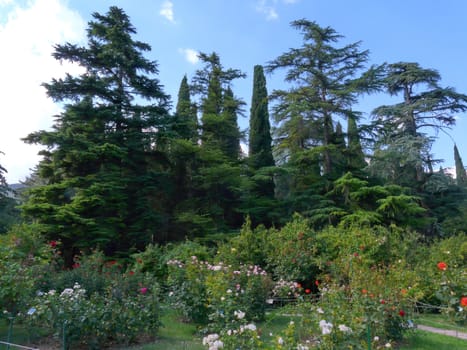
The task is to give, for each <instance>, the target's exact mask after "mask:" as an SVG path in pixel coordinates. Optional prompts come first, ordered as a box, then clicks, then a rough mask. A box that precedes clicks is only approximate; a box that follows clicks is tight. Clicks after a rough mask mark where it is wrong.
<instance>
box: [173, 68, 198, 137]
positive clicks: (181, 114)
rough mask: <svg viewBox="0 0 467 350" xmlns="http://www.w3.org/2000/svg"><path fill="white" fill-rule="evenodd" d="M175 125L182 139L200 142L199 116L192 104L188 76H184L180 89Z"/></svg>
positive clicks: (175, 129)
mask: <svg viewBox="0 0 467 350" xmlns="http://www.w3.org/2000/svg"><path fill="white" fill-rule="evenodd" d="M174 124H175V125H174V128H173V129H174V131H175V132H177V133H178V136H179V137H180V138H182V139H187V140H192V141H193V142H195V143H196V142H198V116H197V112H196V106H195V104H194V103H192V102H191V98H190V86H189V85H188V78H187V77H186V75H184V76H183V79H182V81H181V83H180V88H179V89H178V100H177V106H176V108H175V122H174Z"/></svg>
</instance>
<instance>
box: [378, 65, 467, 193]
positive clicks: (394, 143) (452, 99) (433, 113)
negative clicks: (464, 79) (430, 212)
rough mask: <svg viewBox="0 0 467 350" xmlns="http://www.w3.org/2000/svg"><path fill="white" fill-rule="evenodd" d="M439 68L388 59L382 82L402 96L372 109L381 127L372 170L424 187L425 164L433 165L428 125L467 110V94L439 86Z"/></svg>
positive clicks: (446, 122) (437, 125) (443, 124)
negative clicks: (427, 67) (397, 100)
mask: <svg viewBox="0 0 467 350" xmlns="http://www.w3.org/2000/svg"><path fill="white" fill-rule="evenodd" d="M440 80H441V76H440V74H439V73H438V72H437V71H436V70H434V69H426V68H422V67H420V65H419V64H418V63H413V62H397V63H393V64H389V65H388V66H387V70H386V76H385V79H384V86H385V89H386V90H387V92H388V93H389V94H390V95H392V96H397V95H400V97H401V99H402V101H401V102H399V103H396V104H393V105H384V106H380V107H378V108H376V109H375V110H374V111H373V117H374V120H375V121H374V124H373V125H374V128H375V130H376V132H377V135H376V140H377V142H376V147H375V152H374V153H375V156H374V158H373V159H372V161H371V169H372V170H373V172H374V173H376V174H377V175H379V176H381V177H382V178H384V179H385V180H387V181H391V182H393V183H397V184H401V185H404V186H408V187H412V188H415V189H418V190H420V189H421V187H422V186H423V183H424V182H425V181H426V176H425V168H427V167H429V168H431V167H432V160H431V154H430V149H431V144H432V142H433V139H430V138H428V137H427V136H426V132H425V131H424V130H426V129H427V128H432V129H434V131H435V132H438V131H439V130H442V129H444V128H449V127H451V126H453V125H454V124H455V121H456V120H455V113H458V112H463V111H466V110H467V95H463V94H460V93H457V92H456V91H455V90H454V89H452V88H443V87H440V86H439V81H440Z"/></svg>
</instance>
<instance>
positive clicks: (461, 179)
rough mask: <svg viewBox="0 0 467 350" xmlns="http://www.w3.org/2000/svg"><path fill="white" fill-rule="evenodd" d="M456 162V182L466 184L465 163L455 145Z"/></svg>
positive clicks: (461, 184)
mask: <svg viewBox="0 0 467 350" xmlns="http://www.w3.org/2000/svg"><path fill="white" fill-rule="evenodd" d="M454 162H455V164H456V182H457V185H458V186H465V185H466V184H467V174H466V173H465V167H464V163H462V158H461V156H460V154H459V150H458V149H457V145H454Z"/></svg>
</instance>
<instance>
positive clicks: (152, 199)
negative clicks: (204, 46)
mask: <svg viewBox="0 0 467 350" xmlns="http://www.w3.org/2000/svg"><path fill="white" fill-rule="evenodd" d="M93 18H94V20H93V21H91V22H89V27H88V46H87V47H79V46H77V45H73V44H69V43H67V44H65V45H57V46H56V47H55V52H54V54H53V55H54V57H55V58H56V59H58V60H66V61H72V62H76V63H78V64H79V65H80V66H82V67H83V68H84V70H85V72H84V73H83V74H81V75H79V76H71V75H67V76H66V77H65V78H64V79H58V80H57V79H53V80H52V82H51V83H48V84H44V86H45V88H46V89H47V93H48V95H49V96H50V97H51V98H52V99H53V100H54V101H58V102H61V101H69V102H70V103H69V104H67V105H66V107H65V111H64V112H63V113H61V114H60V115H58V116H57V117H56V122H55V124H54V126H53V129H52V131H38V132H35V133H32V134H30V135H29V136H28V137H27V138H26V139H25V141H26V142H28V143H36V144H41V145H43V146H45V147H46V149H44V150H43V151H41V154H42V155H43V156H44V160H43V161H41V163H40V164H39V169H38V172H39V175H40V176H41V177H42V178H43V179H45V181H46V184H45V185H44V186H38V187H35V188H32V189H31V192H30V194H29V200H28V201H27V202H26V204H25V205H24V206H23V209H24V212H25V213H26V214H27V215H28V216H29V217H31V218H33V219H35V220H37V221H38V222H39V223H40V224H41V226H42V230H43V232H44V234H45V235H46V236H47V237H48V238H49V239H60V240H62V247H63V250H64V253H65V258H66V259H67V263H68V264H70V263H71V261H72V257H73V254H75V253H76V251H77V250H78V249H84V250H87V249H90V248H95V247H100V248H101V249H103V250H104V251H105V252H106V253H107V254H120V253H121V254H128V252H129V250H131V249H132V248H137V249H138V248H139V249H141V248H143V247H144V246H145V245H146V244H147V243H148V242H150V241H151V240H164V239H165V237H164V235H163V232H164V224H165V222H166V221H167V213H166V212H165V211H166V204H165V200H166V199H167V197H168V191H169V189H170V182H169V179H168V175H169V174H168V172H167V165H168V162H167V160H166V157H165V156H164V154H162V153H161V152H160V151H159V149H161V148H162V145H163V142H162V140H163V139H164V137H163V135H164V131H165V130H167V121H168V118H167V107H168V97H167V95H165V94H164V93H163V91H162V89H161V86H160V84H159V81H158V80H157V79H155V78H153V77H152V75H154V74H156V73H157V65H156V63H155V62H152V61H149V60H147V59H145V58H144V56H143V53H144V52H145V51H148V50H150V47H149V45H147V44H145V43H142V42H139V41H135V40H133V39H132V35H133V34H135V33H136V30H135V29H134V27H133V26H132V25H131V23H130V21H129V18H128V16H127V15H126V14H125V13H124V12H123V11H122V10H121V9H119V8H117V7H111V8H110V10H109V12H108V13H107V14H106V15H100V14H98V13H95V14H93ZM141 100H146V101H147V102H146V103H145V104H136V102H135V101H141ZM156 233H157V236H156Z"/></svg>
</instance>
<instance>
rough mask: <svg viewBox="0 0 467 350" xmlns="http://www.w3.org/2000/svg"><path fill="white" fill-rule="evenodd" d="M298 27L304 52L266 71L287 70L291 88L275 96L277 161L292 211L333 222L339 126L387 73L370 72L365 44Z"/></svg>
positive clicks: (306, 24) (310, 25)
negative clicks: (284, 171)
mask: <svg viewBox="0 0 467 350" xmlns="http://www.w3.org/2000/svg"><path fill="white" fill-rule="evenodd" d="M292 27H294V28H295V29H297V30H299V31H300V32H301V33H302V36H303V44H302V46H300V47H299V48H293V49H290V50H289V51H288V52H286V53H284V54H282V55H280V56H279V57H278V58H276V59H275V60H273V61H271V62H269V63H268V65H267V66H266V70H267V71H268V72H275V71H277V70H285V81H286V82H287V83H290V85H291V87H290V88H289V89H287V90H275V91H273V93H272V98H273V99H274V100H275V101H276V104H275V106H274V108H273V117H274V121H275V122H276V132H275V135H274V137H275V140H274V143H275V154H276V159H277V162H278V164H279V165H281V166H282V167H284V168H285V169H287V172H288V174H289V175H288V178H287V179H280V180H279V183H280V184H281V186H280V188H287V187H288V194H287V193H286V195H285V197H284V199H287V200H288V201H289V204H287V207H288V208H291V210H294V211H299V212H301V213H307V215H315V214H313V213H311V211H313V210H317V211H319V216H320V217H329V216H330V215H331V212H333V211H334V209H333V208H334V207H335V203H332V202H330V201H329V199H328V198H326V197H325V196H324V195H325V193H326V192H327V191H329V190H330V188H331V187H332V181H333V180H335V179H336V178H338V177H340V176H341V175H342V174H343V171H342V166H341V165H342V162H341V160H339V158H341V156H342V151H343V150H342V149H341V150H338V145H336V143H335V141H336V134H335V126H336V123H337V122H338V121H339V120H342V119H345V118H347V117H348V115H350V114H351V113H352V107H353V105H354V104H355V103H356V102H357V99H358V97H359V96H360V95H362V94H364V93H370V92H373V91H376V90H378V89H379V88H380V81H379V80H380V73H381V68H380V67H371V68H370V69H367V68H366V64H367V61H368V55H369V53H368V51H366V50H361V49H360V42H355V43H352V44H348V45H339V41H340V40H341V39H342V36H341V35H340V34H338V33H337V32H336V31H335V30H334V29H333V28H331V27H321V26H320V25H318V24H317V23H316V22H311V21H308V20H305V19H301V20H297V21H294V22H292ZM341 147H342V145H341ZM339 168H340V169H339ZM283 184H286V186H284V185H283ZM280 192H283V191H282V190H281V191H280Z"/></svg>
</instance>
